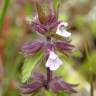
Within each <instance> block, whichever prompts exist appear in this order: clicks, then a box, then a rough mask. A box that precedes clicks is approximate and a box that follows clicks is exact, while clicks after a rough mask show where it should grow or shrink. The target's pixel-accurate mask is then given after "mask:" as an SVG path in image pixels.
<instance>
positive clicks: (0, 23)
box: [0, 0, 10, 33]
mask: <svg viewBox="0 0 96 96" xmlns="http://www.w3.org/2000/svg"><path fill="white" fill-rule="evenodd" d="M9 2H10V0H5V1H4V7H3V9H2V13H1V16H0V33H1V32H2V29H3V23H4V18H5V16H6V12H7V9H8V6H9Z"/></svg>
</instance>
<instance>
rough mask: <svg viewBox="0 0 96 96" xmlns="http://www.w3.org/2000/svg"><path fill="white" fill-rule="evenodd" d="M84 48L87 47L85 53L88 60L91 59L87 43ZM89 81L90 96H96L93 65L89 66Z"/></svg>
mask: <svg viewBox="0 0 96 96" xmlns="http://www.w3.org/2000/svg"><path fill="white" fill-rule="evenodd" d="M85 41H86V40H85ZM84 47H85V51H86V56H87V60H88V57H89V51H88V48H87V45H86V43H85V44H84ZM89 73H90V75H89V81H90V96H94V86H93V73H92V66H91V64H89Z"/></svg>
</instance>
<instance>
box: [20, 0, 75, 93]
mask: <svg viewBox="0 0 96 96" xmlns="http://www.w3.org/2000/svg"><path fill="white" fill-rule="evenodd" d="M47 1H48V2H49V6H48V12H47V13H45V12H44V9H43V8H42V6H41V4H40V2H39V1H37V0H36V2H35V5H36V8H37V15H36V16H35V17H34V19H33V20H32V21H30V22H29V26H30V28H31V29H32V31H33V32H36V33H37V34H38V35H39V36H42V37H44V38H45V39H43V40H35V41H32V42H30V43H27V44H24V46H22V48H21V53H22V54H23V55H24V56H25V58H27V60H26V61H27V62H30V63H34V64H32V65H30V69H29V66H28V64H29V63H27V64H24V66H23V76H24V78H23V82H24V84H23V86H22V87H21V90H22V92H23V93H31V92H35V91H38V90H39V89H41V88H42V87H44V88H45V89H47V90H48V89H50V90H52V91H53V92H55V93H58V92H62V91H66V92H69V93H75V92H77V91H76V90H75V89H74V87H75V86H77V84H76V85H72V84H69V83H66V82H65V81H63V79H62V78H61V77H57V76H53V74H52V72H53V71H54V70H57V69H58V68H59V67H60V66H61V65H62V63H63V62H62V60H61V59H60V58H59V56H58V55H57V53H56V52H57V50H58V51H59V52H62V53H64V54H65V55H67V56H68V54H69V53H70V52H71V51H72V48H73V47H74V46H73V45H71V44H70V41H69V39H68V37H70V36H71V33H70V32H68V31H66V26H67V23H65V22H63V21H59V20H58V11H57V10H58V6H59V1H57V3H56V0H53V1H51V0H47ZM54 3H56V4H57V6H55V7H54ZM52 4H53V5H52ZM27 20H28V19H27ZM42 52H43V53H42ZM28 58H30V60H28ZM42 58H44V62H45V68H46V69H47V76H45V75H43V74H41V73H38V72H37V73H35V74H32V76H31V72H32V69H33V66H34V65H35V64H37V63H38V62H39V61H40V60H41V59H42ZM26 66H27V67H28V68H26ZM25 74H27V75H25ZM30 76H31V77H32V78H31V77H30ZM30 78H31V79H30ZM29 79H30V80H31V81H34V82H31V83H28V82H26V81H27V80H29Z"/></svg>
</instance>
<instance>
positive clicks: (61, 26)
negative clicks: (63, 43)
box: [56, 22, 71, 37]
mask: <svg viewBox="0 0 96 96" xmlns="http://www.w3.org/2000/svg"><path fill="white" fill-rule="evenodd" d="M67 26H68V23H65V22H61V23H60V24H59V25H58V28H57V31H56V34H58V35H60V36H63V37H70V36H71V33H70V32H68V31H66V29H65V28H66V27H67Z"/></svg>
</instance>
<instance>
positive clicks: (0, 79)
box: [0, 0, 96, 96]
mask: <svg viewBox="0 0 96 96" xmlns="http://www.w3.org/2000/svg"><path fill="white" fill-rule="evenodd" d="M60 2H61V3H60V9H59V20H64V21H65V22H68V23H69V26H68V31H70V32H72V37H71V38H72V44H73V45H75V48H74V51H73V53H72V54H71V56H70V58H64V57H63V56H62V54H60V56H61V58H62V59H63V61H64V64H63V66H62V67H61V68H59V70H57V71H55V73H54V74H57V75H61V76H63V78H64V80H66V81H68V82H70V83H79V86H78V87H77V89H76V90H77V91H78V93H77V94H73V95H70V96H90V80H91V83H92V86H91V87H93V88H94V96H95V95H96V0H60ZM35 11H36V10H35V9H34V0H0V96H25V95H21V94H20V92H19V90H18V87H19V85H20V79H21V68H22V65H23V63H24V57H23V56H21V55H20V54H19V51H20V47H21V46H22V44H23V43H24V42H25V41H30V40H34V39H36V38H38V36H37V35H36V34H35V33H32V32H30V29H29V28H28V26H27V24H26V23H25V21H24V18H25V17H27V16H28V17H30V18H32V16H34V15H35ZM45 93H46V94H45ZM45 93H44V94H43V93H42V92H41V93H40V94H39V95H36V96H69V95H67V94H65V93H60V94H58V95H55V94H53V93H50V92H45Z"/></svg>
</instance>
